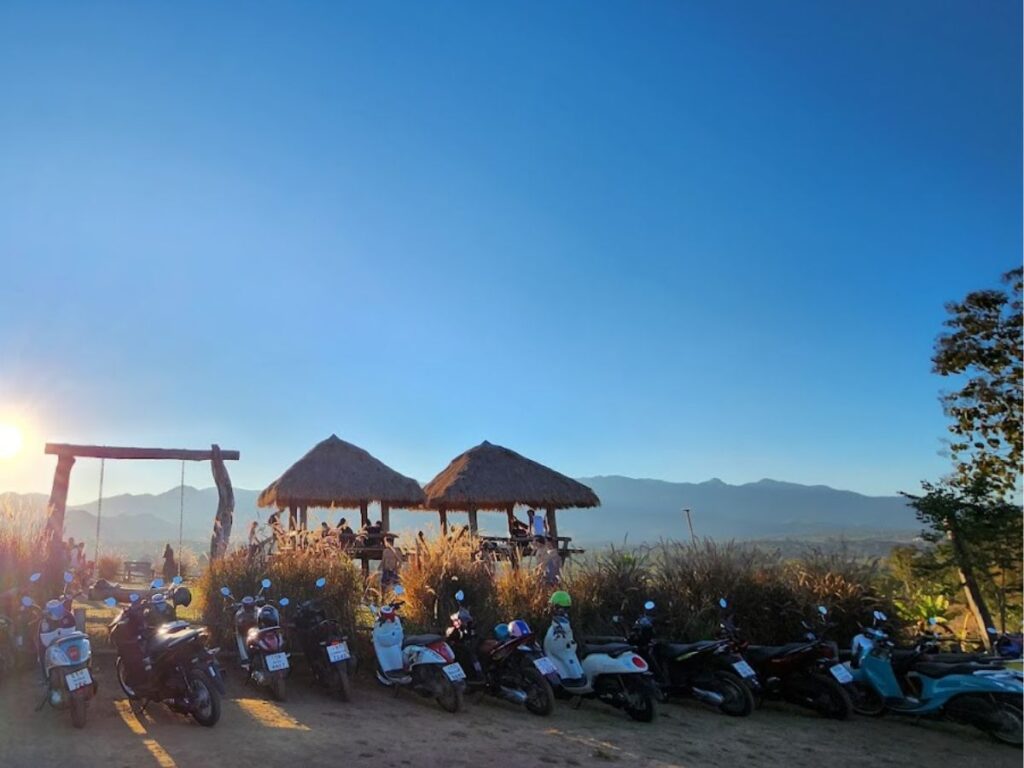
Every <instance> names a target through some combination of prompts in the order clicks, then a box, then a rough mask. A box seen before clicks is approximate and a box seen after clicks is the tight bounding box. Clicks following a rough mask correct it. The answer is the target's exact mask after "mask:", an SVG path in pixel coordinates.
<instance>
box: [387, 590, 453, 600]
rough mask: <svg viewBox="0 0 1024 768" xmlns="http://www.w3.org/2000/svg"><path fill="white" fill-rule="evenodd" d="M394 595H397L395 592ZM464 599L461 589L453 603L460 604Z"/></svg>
mask: <svg viewBox="0 0 1024 768" xmlns="http://www.w3.org/2000/svg"><path fill="white" fill-rule="evenodd" d="M396 594H397V592H396ZM465 599H466V593H465V592H463V591H462V590H461V589H460V590H459V591H458V592H456V593H455V602H457V603H461V602H462V601H463V600H465Z"/></svg>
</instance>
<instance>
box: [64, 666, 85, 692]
mask: <svg viewBox="0 0 1024 768" xmlns="http://www.w3.org/2000/svg"><path fill="white" fill-rule="evenodd" d="M64 680H65V681H67V684H68V690H69V691H77V690H78V689H79V688H84V687H85V686H87V685H92V675H90V674H89V670H88V669H80V670H78V671H77V672H72V673H71V674H70V675H64Z"/></svg>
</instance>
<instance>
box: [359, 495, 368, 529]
mask: <svg viewBox="0 0 1024 768" xmlns="http://www.w3.org/2000/svg"><path fill="white" fill-rule="evenodd" d="M359 522H360V523H362V524H363V527H364V528H369V527H370V504H369V502H366V501H360V502H359Z"/></svg>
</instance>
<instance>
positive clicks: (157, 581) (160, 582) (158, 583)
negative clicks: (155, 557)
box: [149, 579, 164, 589]
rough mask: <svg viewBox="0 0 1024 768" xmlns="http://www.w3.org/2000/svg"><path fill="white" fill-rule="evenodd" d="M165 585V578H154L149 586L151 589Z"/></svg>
mask: <svg viewBox="0 0 1024 768" xmlns="http://www.w3.org/2000/svg"><path fill="white" fill-rule="evenodd" d="M163 585H164V580H163V579H153V580H152V581H151V582H149V588H150V589H160V588H161V587H163Z"/></svg>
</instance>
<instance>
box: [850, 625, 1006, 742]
mask: <svg viewBox="0 0 1024 768" xmlns="http://www.w3.org/2000/svg"><path fill="white" fill-rule="evenodd" d="M874 619H875V622H874V626H872V627H866V628H862V631H861V633H860V634H858V635H857V636H855V637H854V638H853V642H852V646H851V661H850V662H849V664H850V672H851V674H852V675H853V682H854V686H855V689H856V691H857V694H858V695H857V697H856V698H855V702H854V708H855V710H856V711H857V712H859V713H861V714H866V715H876V716H877V715H882V714H884V713H886V712H892V713H894V714H900V715H912V716H917V717H934V718H945V719H948V720H952V721H954V722H959V723H964V724H966V725H973V726H974V727H976V728H978V729H979V730H981V731H984V732H985V733H987V734H989V735H990V736H992V737H993V738H994V739H996V740H997V741H1000V742H1002V743H1004V744H1014V745H1018V746H1019V745H1020V744H1021V742H1022V738H1024V729H1022V719H1021V709H1020V706H1021V704H1020V702H1021V696H1022V695H1024V685H1022V684H1021V681H1020V680H1019V679H1017V678H1016V677H1015V676H1012V675H1010V674H993V671H995V672H1001V670H998V669H997V670H993V668H992V667H991V666H989V665H985V664H977V663H971V662H968V663H963V664H941V663H937V662H918V663H916V664H914V665H913V667H912V668H911V669H910V671H908V672H907V675H906V678H905V680H904V684H903V685H901V684H900V679H899V677H897V674H896V672H895V670H894V668H893V662H892V650H893V643H892V641H891V640H890V639H889V635H888V634H887V633H886V632H885V631H884V629H882V624H883V623H884V622H885V621H886V620H887V617H886V615H885V614H884V613H882V612H881V611H875V612H874Z"/></svg>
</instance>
